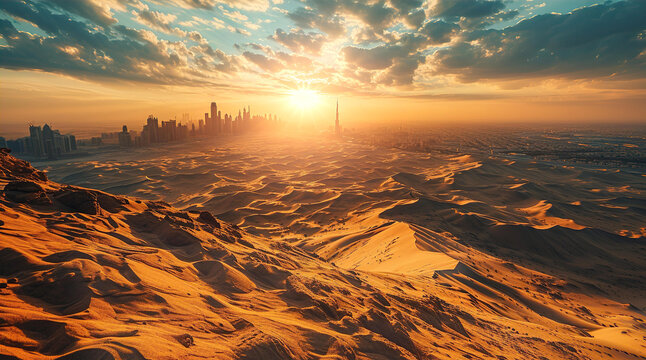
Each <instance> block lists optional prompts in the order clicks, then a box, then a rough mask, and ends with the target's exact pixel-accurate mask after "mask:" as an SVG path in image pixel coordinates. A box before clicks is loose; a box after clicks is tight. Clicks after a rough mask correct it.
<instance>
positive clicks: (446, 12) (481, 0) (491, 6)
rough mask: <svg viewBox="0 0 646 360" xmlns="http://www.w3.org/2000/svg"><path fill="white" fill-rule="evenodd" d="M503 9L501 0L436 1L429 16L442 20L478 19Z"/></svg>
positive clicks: (503, 5)
mask: <svg viewBox="0 0 646 360" xmlns="http://www.w3.org/2000/svg"><path fill="white" fill-rule="evenodd" d="M504 8H505V4H504V3H503V1H502V0H436V2H435V4H434V6H433V7H432V8H431V14H432V15H433V16H437V17H443V18H461V17H465V18H480V17H486V16H490V15H493V14H495V13H497V12H499V11H501V10H503V9H504Z"/></svg>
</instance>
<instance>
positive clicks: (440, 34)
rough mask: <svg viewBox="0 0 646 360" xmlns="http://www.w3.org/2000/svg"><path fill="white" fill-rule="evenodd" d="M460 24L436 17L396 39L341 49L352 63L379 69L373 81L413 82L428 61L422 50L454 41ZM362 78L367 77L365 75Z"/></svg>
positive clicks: (387, 82)
mask: <svg viewBox="0 0 646 360" xmlns="http://www.w3.org/2000/svg"><path fill="white" fill-rule="evenodd" d="M459 30H460V27H459V26H458V25H456V24H453V23H447V22H444V21H442V20H435V21H430V22H428V23H426V24H425V25H424V26H422V27H421V28H420V29H419V30H418V31H416V32H413V33H407V34H404V35H403V36H401V37H400V38H399V39H397V40H393V41H391V42H389V43H387V44H383V45H379V46H376V47H373V48H361V47H356V46H348V47H345V48H344V49H343V50H342V53H343V55H344V57H345V60H346V61H347V62H348V63H349V64H350V65H351V66H358V67H360V68H362V69H363V70H369V71H379V70H382V71H381V72H379V73H378V74H377V73H375V74H373V75H374V76H371V77H370V82H374V81H376V82H378V83H380V84H385V85H410V84H412V83H413V79H414V75H415V71H416V70H417V69H418V68H419V66H420V64H423V63H424V62H425V61H426V57H425V56H424V55H423V51H424V50H426V49H427V48H428V47H429V46H432V45H440V44H444V43H447V42H449V41H451V39H452V38H453V37H454V36H456V35H457V34H458V32H459ZM361 78H365V75H362V76H361Z"/></svg>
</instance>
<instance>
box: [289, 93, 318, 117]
mask: <svg viewBox="0 0 646 360" xmlns="http://www.w3.org/2000/svg"><path fill="white" fill-rule="evenodd" d="M289 98H290V102H291V104H292V106H294V107H295V108H297V109H299V110H301V111H306V110H311V109H312V108H314V107H315V106H316V105H318V103H319V102H320V101H321V95H320V94H319V93H318V92H317V91H316V90H312V89H307V88H301V89H296V90H292V91H290V92H289Z"/></svg>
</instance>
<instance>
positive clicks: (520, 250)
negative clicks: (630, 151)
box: [0, 139, 646, 359]
mask: <svg viewBox="0 0 646 360" xmlns="http://www.w3.org/2000/svg"><path fill="white" fill-rule="evenodd" d="M202 145H204V146H206V147H205V148H203V149H198V148H195V147H193V148H182V147H176V148H171V149H170V150H171V152H170V154H168V153H167V155H165V156H166V157H165V158H163V159H162V160H161V161H159V160H156V158H155V157H156V156H159V154H142V153H139V154H138V153H134V154H128V155H124V156H123V159H121V160H120V161H119V162H115V161H108V159H107V158H106V159H102V158H97V159H96V160H95V161H94V162H88V163H80V162H77V163H69V164H67V166H65V167H61V166H59V167H55V168H51V169H50V174H52V175H53V176H54V177H55V178H56V179H58V180H61V181H65V182H71V183H76V184H79V185H84V186H89V185H90V184H92V185H93V186H96V187H98V188H100V189H102V190H106V191H110V192H114V193H121V194H133V195H137V196H141V197H143V198H149V199H162V198H163V199H165V200H168V201H171V202H173V203H174V204H175V205H176V206H179V207H184V208H186V209H188V210H190V211H188V212H186V211H181V210H178V209H176V208H174V207H172V206H170V205H167V204H165V203H162V202H159V201H150V200H146V201H140V200H136V199H134V198H129V197H124V196H119V195H116V196H115V195H108V194H107V193H103V192H100V191H92V190H87V189H78V188H74V187H66V186H62V185H59V184H57V183H54V182H51V181H46V180H45V178H44V176H43V175H41V174H39V173H38V172H35V171H34V170H33V169H31V168H30V167H29V166H28V165H26V164H23V163H21V162H16V161H14V160H13V159H12V158H11V157H9V156H7V155H3V157H2V163H0V169H2V171H3V173H2V176H3V178H4V179H5V180H3V181H4V183H12V184H13V185H8V186H7V187H6V188H5V191H4V192H3V195H2V198H1V201H0V210H1V211H0V220H1V221H2V224H3V225H2V226H1V227H0V235H1V237H0V276H1V277H3V278H5V279H7V280H8V279H16V281H11V283H10V284H8V286H7V288H6V289H2V290H0V291H1V293H0V319H1V321H2V322H3V323H2V325H1V326H0V344H2V345H0V354H6V355H13V356H16V357H18V358H41V355H46V356H50V357H52V358H58V357H62V358H65V359H70V358H71V359H85V358H102V356H104V358H106V359H110V358H121V359H141V358H147V359H158V358H168V359H171V358H198V357H206V358H223V359H227V358H232V359H316V358H321V359H433V358H496V359H526V358H547V359H557V358H572V359H578V358H580V359H588V358H590V359H606V358H628V359H630V358H644V357H646V347H645V345H644V343H645V341H644V336H646V323H645V321H646V315H645V314H644V312H643V311H644V309H645V307H646V303H644V300H643V299H644V298H646V296H645V295H646V279H645V276H646V274H645V273H644V268H643V264H645V263H646V243H645V242H644V238H643V237H640V236H641V235H640V234H641V233H640V231H643V230H640V229H641V228H642V227H643V226H644V224H643V220H642V217H641V214H643V212H644V209H646V205H645V204H644V193H643V191H644V190H645V189H644V184H643V181H640V179H638V178H639V176H638V175H633V174H624V173H616V172H608V171H606V172H602V171H597V170H585V169H573V168H568V167H562V166H553V165H548V164H541V163H533V162H529V161H511V160H506V159H493V158H478V159H476V158H474V157H471V156H462V157H429V156H426V155H421V154H412V153H406V152H401V151H396V150H380V149H373V148H369V147H366V146H362V145H355V144H351V143H336V142H329V141H314V140H312V139H302V140H300V141H299V140H295V139H290V141H284V139H279V141H276V140H275V139H254V140H249V141H246V142H245V143H236V142H231V143H227V144H222V145H220V146H218V147H215V148H212V147H210V146H208V145H205V144H202ZM105 156H108V157H109V156H114V154H112V155H109V154H108V155H105ZM21 169H22V170H21ZM20 179H26V180H28V181H31V182H33V183H36V184H37V185H38V186H39V187H38V186H34V185H30V184H31V183H29V184H25V183H16V181H17V180H20ZM83 182H86V183H83ZM620 185H621V186H620ZM41 188H42V189H41ZM7 189H9V190H7ZM11 189H13V190H11ZM88 204H89V206H88ZM205 209H207V210H209V211H210V212H211V213H214V214H216V215H217V216H218V218H220V220H216V219H213V218H212V217H211V216H209V215H210V213H208V212H202V211H203V210H205ZM223 220H228V221H232V222H234V223H236V224H238V225H239V226H238V225H235V226H234V225H229V224H228V223H226V222H225V221H223ZM631 304H632V305H631ZM185 345H186V346H185Z"/></svg>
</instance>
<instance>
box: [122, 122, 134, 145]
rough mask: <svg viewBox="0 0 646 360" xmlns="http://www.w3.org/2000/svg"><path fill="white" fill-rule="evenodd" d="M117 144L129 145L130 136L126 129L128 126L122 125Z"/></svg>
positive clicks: (130, 142)
mask: <svg viewBox="0 0 646 360" xmlns="http://www.w3.org/2000/svg"><path fill="white" fill-rule="evenodd" d="M119 146H123V147H131V146H132V137H131V136H130V132H129V131H128V126H126V125H123V128H122V131H121V132H120V133H119Z"/></svg>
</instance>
